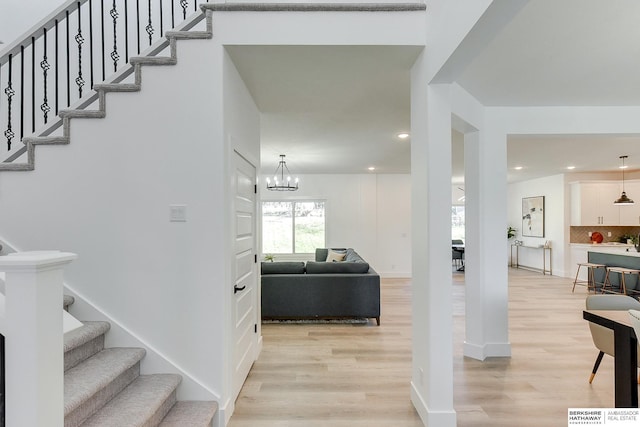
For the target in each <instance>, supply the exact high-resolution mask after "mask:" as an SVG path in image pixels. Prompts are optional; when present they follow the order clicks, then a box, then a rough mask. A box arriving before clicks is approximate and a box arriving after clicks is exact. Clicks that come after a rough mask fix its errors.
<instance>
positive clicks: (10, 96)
mask: <svg viewBox="0 0 640 427" xmlns="http://www.w3.org/2000/svg"><path fill="white" fill-rule="evenodd" d="M12 59H13V54H11V55H9V82H8V83H7V87H6V88H5V90H4V93H5V95H7V130H5V131H4V136H5V138H7V150H11V140H12V139H13V138H14V137H15V136H16V134H15V133H14V132H13V130H12V129H11V100H12V99H13V96H14V95H15V94H16V91H15V90H13V77H12V72H11V69H12V66H11V60H12Z"/></svg>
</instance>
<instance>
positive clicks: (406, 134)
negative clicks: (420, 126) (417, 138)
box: [398, 132, 409, 139]
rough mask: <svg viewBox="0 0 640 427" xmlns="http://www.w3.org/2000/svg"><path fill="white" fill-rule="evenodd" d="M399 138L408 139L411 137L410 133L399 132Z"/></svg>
mask: <svg viewBox="0 0 640 427" xmlns="http://www.w3.org/2000/svg"><path fill="white" fill-rule="evenodd" d="M398 138H400V139H407V138H409V134H408V133H406V132H403V133H399V134H398Z"/></svg>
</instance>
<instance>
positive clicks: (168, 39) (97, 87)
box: [0, 5, 214, 171]
mask: <svg viewBox="0 0 640 427" xmlns="http://www.w3.org/2000/svg"><path fill="white" fill-rule="evenodd" d="M206 6H209V5H201V9H202V12H201V13H196V14H194V15H192V16H191V17H189V18H187V19H185V21H184V22H183V23H182V24H181V25H180V27H179V30H175V31H166V32H165V37H164V39H162V40H160V41H157V42H156V43H154V44H153V46H152V47H151V48H150V50H149V51H148V52H147V53H146V55H145V56H134V57H131V58H129V63H128V64H127V66H126V67H125V68H123V69H121V70H120V71H119V72H117V73H115V74H114V75H113V76H111V78H110V80H109V82H105V83H97V84H94V85H93V87H92V89H93V91H92V92H91V93H90V94H89V95H87V96H85V97H84V98H82V99H80V100H79V101H78V103H77V105H75V108H72V109H66V110H60V111H59V113H58V116H59V120H57V121H56V122H54V123H53V124H50V125H48V126H45V127H44V128H42V129H40V130H39V131H38V132H36V133H35V134H34V135H33V136H25V137H23V138H22V143H23V144H24V147H22V148H21V149H20V150H18V151H16V152H14V153H13V154H12V155H11V156H10V157H8V158H7V159H6V160H4V161H3V162H1V163H0V171H3V170H5V171H30V170H34V168H35V147H36V146H38V145H66V144H69V143H70V129H71V127H70V120H71V119H82V118H94V119H95V118H104V117H106V94H107V93H109V92H138V91H140V90H141V85H142V67H143V66H160V65H175V64H177V62H178V59H177V41H178V40H190V39H191V40H195V39H210V38H212V37H213V24H212V13H213V9H214V8H210V9H207V8H206ZM203 19H206V29H205V30H203V31H194V30H191V29H192V28H193V27H195V26H196V25H197V24H199V23H200V22H201V21H202V20H203ZM167 48H168V49H169V52H168V55H167V56H157V55H158V54H160V53H162V52H165V51H166V50H167ZM132 74H133V76H134V77H133V82H128V81H125V79H127V78H128V77H129V76H131V75H132ZM96 101H97V109H89V107H90V106H92V105H94V104H95V102H96ZM60 127H61V128H62V133H61V134H60V133H57V134H54V132H56V131H57V130H58V129H59V128H60ZM25 153H26V162H24V161H23V162H17V161H16V160H17V159H23V158H24V154H25Z"/></svg>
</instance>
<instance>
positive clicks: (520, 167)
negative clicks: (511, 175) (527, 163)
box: [514, 166, 522, 171]
mask: <svg viewBox="0 0 640 427" xmlns="http://www.w3.org/2000/svg"><path fill="white" fill-rule="evenodd" d="M514 169H515V170H517V171H519V170H521V169H522V166H516V167H515V168H514Z"/></svg>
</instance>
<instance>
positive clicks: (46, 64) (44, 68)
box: [40, 28, 51, 124]
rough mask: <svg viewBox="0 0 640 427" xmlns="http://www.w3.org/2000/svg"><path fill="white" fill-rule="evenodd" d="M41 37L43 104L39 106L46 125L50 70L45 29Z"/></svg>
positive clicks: (48, 107) (48, 108) (49, 109)
mask: <svg viewBox="0 0 640 427" xmlns="http://www.w3.org/2000/svg"><path fill="white" fill-rule="evenodd" d="M42 32H43V35H44V39H43V41H44V52H43V55H42V61H41V62H40V68H42V80H43V92H44V93H43V102H42V105H40V110H41V111H42V114H43V115H44V123H45V124H47V119H48V116H49V111H51V107H50V106H49V101H48V98H47V73H48V71H49V69H50V68H51V65H49V61H47V29H46V28H43V29H42Z"/></svg>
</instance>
